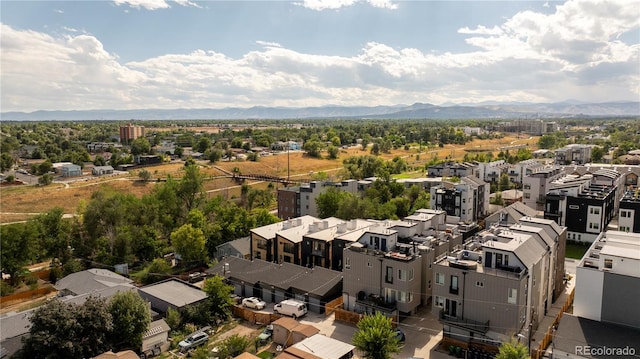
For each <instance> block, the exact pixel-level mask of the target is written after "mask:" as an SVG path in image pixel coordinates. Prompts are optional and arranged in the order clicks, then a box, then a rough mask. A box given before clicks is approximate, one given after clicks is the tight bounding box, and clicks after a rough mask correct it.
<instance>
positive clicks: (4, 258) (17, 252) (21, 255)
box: [0, 220, 41, 285]
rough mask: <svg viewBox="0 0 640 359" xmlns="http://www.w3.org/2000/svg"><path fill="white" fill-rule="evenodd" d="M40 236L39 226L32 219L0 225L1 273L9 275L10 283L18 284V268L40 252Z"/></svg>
mask: <svg viewBox="0 0 640 359" xmlns="http://www.w3.org/2000/svg"><path fill="white" fill-rule="evenodd" d="M40 236H41V232H40V227H39V225H38V224H37V222H35V221H34V220H31V221H28V222H27V223H17V224H9V225H5V226H0V244H1V248H2V250H0V265H1V266H2V273H6V274H9V275H10V276H11V284H14V285H15V284H18V280H19V278H18V273H19V272H20V270H21V269H22V268H23V267H24V266H25V265H27V263H28V262H29V261H30V259H32V258H34V257H35V255H36V253H38V252H40V247H39V243H38V242H39V238H40Z"/></svg>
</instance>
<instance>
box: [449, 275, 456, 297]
mask: <svg viewBox="0 0 640 359" xmlns="http://www.w3.org/2000/svg"><path fill="white" fill-rule="evenodd" d="M449 293H451V294H458V276H457V275H452V276H451V286H450V287H449Z"/></svg>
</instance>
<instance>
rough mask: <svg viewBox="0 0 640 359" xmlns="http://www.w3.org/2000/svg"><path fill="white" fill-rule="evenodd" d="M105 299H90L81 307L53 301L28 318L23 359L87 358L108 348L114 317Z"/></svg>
mask: <svg viewBox="0 0 640 359" xmlns="http://www.w3.org/2000/svg"><path fill="white" fill-rule="evenodd" d="M106 308H107V306H106V304H105V300H104V299H99V298H95V297H89V298H88V299H87V300H86V301H85V303H84V304H83V305H77V304H71V303H64V302H61V301H59V300H52V301H49V302H47V304H45V305H43V306H41V307H40V308H38V309H36V311H35V312H34V313H33V315H32V316H31V318H30V321H31V328H30V329H29V336H28V337H27V339H26V340H25V342H24V347H23V353H22V354H23V355H22V356H23V357H24V358H30V357H31V358H52V359H55V358H89V357H94V356H96V355H98V354H101V353H103V352H105V351H106V350H107V349H109V343H108V338H109V335H110V333H111V331H112V329H113V317H112V315H111V313H110V312H109V311H108V310H107V309H106Z"/></svg>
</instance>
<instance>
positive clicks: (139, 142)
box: [131, 137, 151, 156]
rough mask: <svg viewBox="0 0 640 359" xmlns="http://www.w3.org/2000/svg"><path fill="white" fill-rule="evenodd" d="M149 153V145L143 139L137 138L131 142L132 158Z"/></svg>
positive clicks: (147, 141)
mask: <svg viewBox="0 0 640 359" xmlns="http://www.w3.org/2000/svg"><path fill="white" fill-rule="evenodd" d="M150 151H151V144H150V143H149V140H147V139H146V138H145V137H138V138H136V139H135V140H133V141H132V142H131V154H132V155H134V156H139V155H143V154H146V153H149V152H150Z"/></svg>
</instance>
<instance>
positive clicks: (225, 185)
mask: <svg viewBox="0 0 640 359" xmlns="http://www.w3.org/2000/svg"><path fill="white" fill-rule="evenodd" d="M537 140H538V138H537V137H530V138H529V137H528V138H521V139H520V138H516V137H505V138H501V139H490V140H474V141H472V142H470V143H467V144H466V145H445V146H444V147H443V148H438V147H435V148H427V147H422V152H420V149H419V147H418V146H413V147H411V148H410V149H409V150H404V149H399V150H394V151H392V153H390V154H381V155H380V157H381V158H384V159H387V160H389V159H392V158H393V157H396V156H400V157H402V158H404V159H405V161H407V164H408V165H409V166H410V167H411V168H415V169H416V170H414V171H413V172H412V173H408V174H404V175H403V177H420V176H423V175H424V170H423V167H424V165H425V164H426V163H427V162H429V161H430V160H432V159H433V158H436V157H437V158H438V159H444V158H446V157H447V156H450V157H451V158H452V159H454V160H461V159H462V158H463V156H464V154H465V153H467V151H466V150H469V149H476V150H477V149H486V150H487V151H488V150H492V151H493V152H494V154H497V153H498V152H499V150H498V148H499V147H501V146H509V145H515V144H527V145H529V148H530V149H532V150H533V149H535V144H536V143H537ZM368 154H369V152H368V151H363V150H362V149H361V147H352V148H348V149H342V150H341V152H340V156H339V158H338V159H336V160H327V159H316V158H309V157H306V156H304V155H303V153H302V152H291V153H289V154H288V155H287V154H286V153H283V154H279V155H273V156H264V157H261V158H260V160H259V161H257V162H250V161H245V162H218V163H216V164H215V165H211V164H208V163H206V162H202V166H201V172H202V173H203V174H204V175H205V177H207V178H208V180H207V181H205V184H204V189H205V191H207V195H208V197H214V196H217V195H224V196H227V198H233V197H238V196H239V195H240V186H238V184H237V183H235V182H233V181H232V180H231V179H228V178H220V179H211V178H212V177H216V176H221V175H222V174H223V173H222V172H221V171H220V170H218V169H217V168H222V169H224V170H226V171H233V169H234V168H235V167H238V168H239V169H240V172H241V173H245V174H266V175H271V176H278V177H287V175H288V174H289V175H291V176H292V177H294V176H296V177H299V178H311V177H312V175H317V173H319V172H324V173H325V174H326V175H327V177H328V178H329V179H331V180H338V179H340V170H341V169H342V167H343V166H342V161H343V160H344V159H346V158H348V157H351V156H362V155H368ZM216 167H217V168H216ZM148 170H149V171H150V172H151V174H152V177H153V178H157V177H160V178H165V177H166V176H167V175H171V176H172V177H174V178H180V177H182V175H183V174H184V165H183V164H180V163H174V164H163V165H160V166H154V167H149V168H148ZM137 179H138V174H137V171H132V172H131V173H127V174H123V175H119V176H111V177H100V178H94V177H87V178H82V179H79V180H77V181H74V182H71V183H68V184H62V183H54V184H52V185H49V186H46V187H36V186H11V187H2V188H0V213H1V214H0V223H8V222H14V221H21V220H25V219H28V218H29V217H31V216H33V215H34V214H37V213H42V212H46V211H48V210H50V209H52V208H55V207H61V208H62V209H64V211H65V213H76V212H77V209H78V207H79V206H80V205H81V203H82V202H83V201H84V202H86V201H88V200H89V199H90V198H91V195H92V194H93V192H95V191H96V190H98V189H100V188H111V189H114V190H116V191H120V192H125V193H131V194H133V195H135V196H137V197H141V196H143V195H145V194H148V193H150V192H151V191H152V189H153V187H154V186H155V185H156V183H155V182H149V183H141V182H139V181H137ZM249 184H250V185H252V186H258V187H259V188H266V186H267V183H249ZM279 186H281V185H279Z"/></svg>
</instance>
